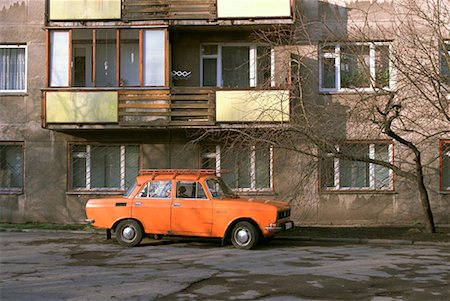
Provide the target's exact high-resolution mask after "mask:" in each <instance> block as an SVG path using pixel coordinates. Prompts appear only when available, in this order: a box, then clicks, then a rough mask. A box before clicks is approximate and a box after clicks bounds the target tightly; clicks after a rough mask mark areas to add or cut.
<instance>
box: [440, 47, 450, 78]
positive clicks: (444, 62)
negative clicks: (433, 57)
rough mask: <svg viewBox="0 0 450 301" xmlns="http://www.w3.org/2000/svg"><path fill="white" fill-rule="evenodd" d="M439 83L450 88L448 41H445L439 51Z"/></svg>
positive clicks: (449, 51)
mask: <svg viewBox="0 0 450 301" xmlns="http://www.w3.org/2000/svg"><path fill="white" fill-rule="evenodd" d="M441 82H442V83H443V84H445V85H448V86H450V41H445V42H444V43H443V45H442V49H441Z"/></svg>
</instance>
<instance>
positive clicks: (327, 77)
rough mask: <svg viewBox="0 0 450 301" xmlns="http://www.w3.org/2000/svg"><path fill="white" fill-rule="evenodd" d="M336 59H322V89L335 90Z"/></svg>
mask: <svg viewBox="0 0 450 301" xmlns="http://www.w3.org/2000/svg"><path fill="white" fill-rule="evenodd" d="M335 61H336V59H335V58H324V57H323V58H322V88H323V89H336V62H335Z"/></svg>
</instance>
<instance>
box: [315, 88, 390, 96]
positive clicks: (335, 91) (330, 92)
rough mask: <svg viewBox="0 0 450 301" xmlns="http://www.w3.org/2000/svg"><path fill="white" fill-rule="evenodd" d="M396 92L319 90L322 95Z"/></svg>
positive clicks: (387, 92) (386, 91) (385, 92)
mask: <svg viewBox="0 0 450 301" xmlns="http://www.w3.org/2000/svg"><path fill="white" fill-rule="evenodd" d="M392 92H394V91H393V90H392V89H389V90H382V89H380V90H374V89H346V90H334V91H327V90H319V94H320V95H346V94H347V95H355V94H375V93H377V94H389V93H392Z"/></svg>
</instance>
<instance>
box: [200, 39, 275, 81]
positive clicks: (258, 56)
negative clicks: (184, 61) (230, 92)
mask: <svg viewBox="0 0 450 301" xmlns="http://www.w3.org/2000/svg"><path fill="white" fill-rule="evenodd" d="M272 61H273V60H272V50H271V49H270V47H268V46H258V45H253V44H242V45H228V44H223V45H219V44H211V45H210V44H205V45H202V47H201V70H202V80H201V82H202V85H203V86H204V87H207V86H211V87H225V88H249V87H261V86H263V85H270V84H271V80H272V79H271V74H272V70H271V69H272Z"/></svg>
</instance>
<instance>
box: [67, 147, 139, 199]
mask: <svg viewBox="0 0 450 301" xmlns="http://www.w3.org/2000/svg"><path fill="white" fill-rule="evenodd" d="M79 145H85V146H86V151H85V152H77V153H78V158H84V159H86V175H85V179H86V186H85V187H80V188H75V187H73V183H72V181H70V187H69V190H70V191H117V190H121V191H122V190H126V187H125V185H126V183H125V180H126V147H127V146H130V145H135V146H139V145H138V144H126V145H125V144H122V145H116V144H114V146H119V147H120V162H119V164H120V187H107V188H102V187H91V152H92V150H91V148H92V146H98V147H104V146H105V147H106V146H112V145H108V144H99V145H93V144H76V143H74V144H71V145H70V159H71V161H72V160H73V148H74V146H79ZM139 160H140V159H139ZM138 164H139V163H138ZM73 172H74V171H73V169H72V168H71V170H70V177H71V178H72V176H73Z"/></svg>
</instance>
